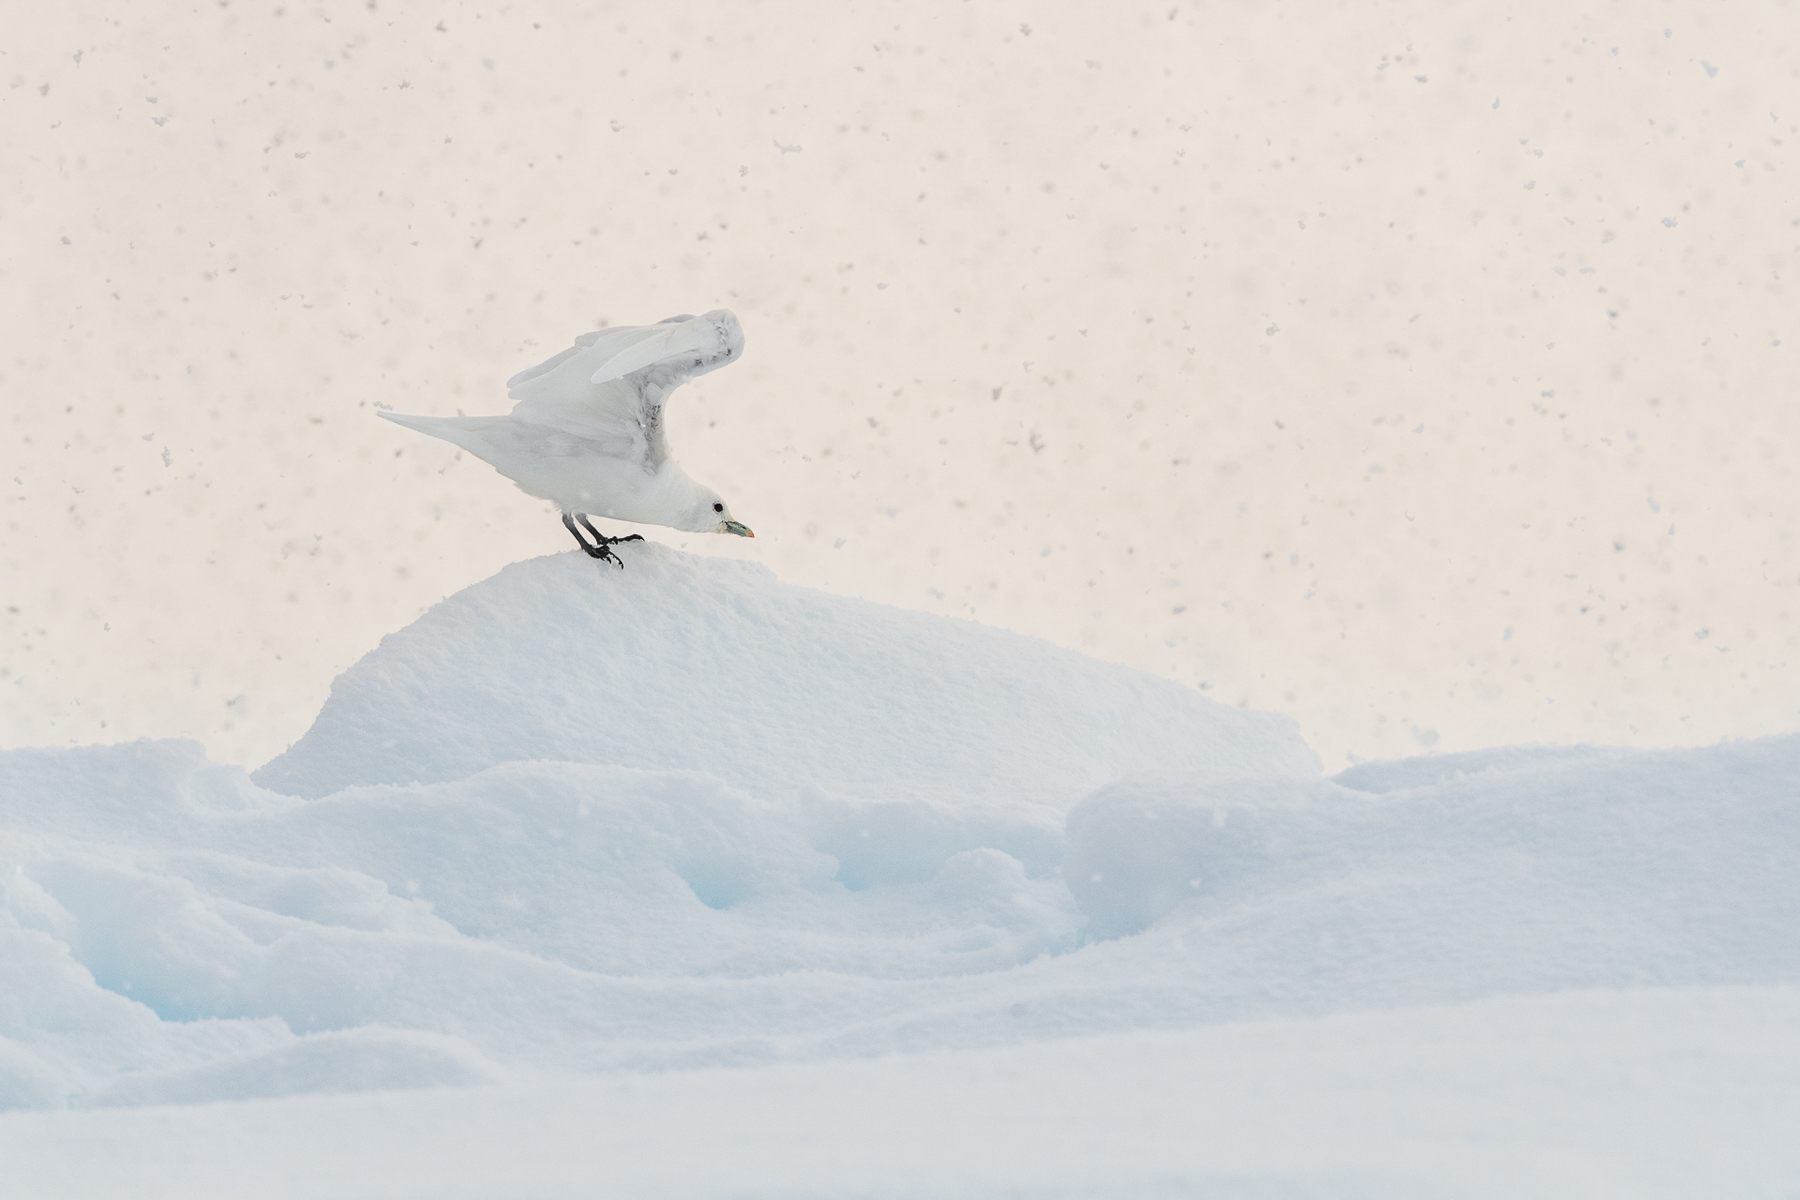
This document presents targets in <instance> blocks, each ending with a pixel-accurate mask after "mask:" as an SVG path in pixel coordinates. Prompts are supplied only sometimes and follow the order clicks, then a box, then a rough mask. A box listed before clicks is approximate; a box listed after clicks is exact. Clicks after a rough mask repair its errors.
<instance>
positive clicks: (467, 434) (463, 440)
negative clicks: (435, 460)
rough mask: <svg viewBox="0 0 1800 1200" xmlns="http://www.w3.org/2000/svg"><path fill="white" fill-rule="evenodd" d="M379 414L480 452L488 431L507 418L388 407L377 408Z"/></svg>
mask: <svg viewBox="0 0 1800 1200" xmlns="http://www.w3.org/2000/svg"><path fill="white" fill-rule="evenodd" d="M375 413H376V415H377V416H379V417H381V418H383V419H384V420H388V421H392V422H393V423H394V424H396V425H404V426H406V427H407V428H408V429H416V430H418V431H419V432H420V433H423V434H427V435H429V436H431V437H434V438H442V439H443V440H444V441H446V442H449V443H450V444H451V445H454V446H461V447H462V448H463V449H464V450H468V451H471V452H473V453H476V454H480V453H481V451H482V450H483V449H484V448H485V447H486V445H487V443H488V438H487V437H486V436H485V434H486V432H487V431H488V430H489V429H491V428H492V427H493V425H494V423H495V422H497V421H504V420H506V418H505V417H424V416H419V415H417V414H414V413H399V412H394V411H392V410H390V409H386V408H378V409H376V410H375Z"/></svg>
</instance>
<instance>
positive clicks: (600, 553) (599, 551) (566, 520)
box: [562, 513, 625, 568]
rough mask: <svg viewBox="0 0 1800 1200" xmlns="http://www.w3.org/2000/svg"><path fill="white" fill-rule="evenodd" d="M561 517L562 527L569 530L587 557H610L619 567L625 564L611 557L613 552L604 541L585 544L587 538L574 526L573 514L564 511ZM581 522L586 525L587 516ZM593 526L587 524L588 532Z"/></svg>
mask: <svg viewBox="0 0 1800 1200" xmlns="http://www.w3.org/2000/svg"><path fill="white" fill-rule="evenodd" d="M562 519H563V528H564V529H567V530H568V531H569V536H571V537H573V538H574V539H575V544H576V545H577V546H580V547H581V549H582V550H583V552H585V553H586V554H587V556H588V557H589V558H611V559H612V561H614V562H616V563H619V566H620V567H621V568H623V567H624V565H625V564H624V563H622V562H619V560H618V559H617V558H613V552H612V551H611V550H608V549H607V548H606V543H605V542H601V543H599V544H597V545H593V546H590V545H588V544H587V539H586V538H584V537H582V536H581V530H579V529H577V528H575V515H574V514H573V513H564V514H563V515H562ZM581 523H582V524H583V525H587V518H586V517H583V518H582V519H581ZM593 528H594V527H593V526H592V525H588V529H589V531H590V532H591V531H592V530H593ZM596 536H598V535H596Z"/></svg>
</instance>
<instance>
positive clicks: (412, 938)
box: [0, 545, 1800, 1197]
mask: <svg viewBox="0 0 1800 1200" xmlns="http://www.w3.org/2000/svg"><path fill="white" fill-rule="evenodd" d="M627 549H628V550H629V551H630V552H631V555H630V562H629V566H628V568H627V570H626V571H624V572H619V571H616V570H613V569H611V568H610V567H606V566H604V565H596V564H593V563H591V562H590V561H589V560H587V559H586V558H585V557H582V556H579V555H576V554H573V553H571V554H567V555H561V556H556V557H552V558H545V559H539V560H535V561H531V562H525V563H520V564H517V565H515V566H513V567H510V568H508V569H507V570H505V571H503V572H501V573H500V574H499V575H497V576H496V577H494V578H493V579H490V580H488V581H486V582H484V583H481V584H478V585H476V586H475V587H472V588H470V589H468V590H467V591H465V592H463V593H460V594H459V595H457V596H453V597H451V598H450V599H448V600H446V601H444V602H443V603H442V604H440V605H438V606H437V607H436V608H434V609H433V610H431V611H430V612H428V613H426V614H425V615H424V616H423V617H421V618H420V619H419V620H418V621H417V622H415V623H414V624H412V625H411V626H409V627H408V628H406V629H404V630H401V631H399V632H397V633H395V634H393V635H391V636H390V637H388V638H387V639H385V640H384V641H383V642H382V644H381V645H380V646H379V647H377V648H376V649H375V650H374V651H372V652H371V653H370V654H369V655H368V656H367V657H366V658H365V659H364V660H363V661H362V662H360V663H358V664H357V665H356V666H355V667H353V668H351V669H350V670H349V671H347V672H346V673H345V674H344V675H343V676H342V677H341V678H340V679H339V680H338V682H337V684H336V685H335V686H334V688H333V691H332V695H331V698H330V700H329V701H328V702H327V704H326V705H325V708H324V710H323V711H322V712H321V714H320V716H319V719H318V721H317V723H316V724H315V725H314V727H313V729H312V730H311V731H310V732H308V733H307V735H306V736H305V737H304V738H302V739H301V740H300V742H299V743H297V744H296V745H295V746H294V747H293V748H292V749H290V750H289V751H288V752H287V753H285V754H283V755H282V756H280V757H278V758H277V759H275V760H274V761H273V762H271V763H269V764H268V765H267V766H265V767H263V768H262V769H261V770H259V771H257V772H255V773H254V775H246V774H245V773H244V772H243V771H241V770H239V769H238V768H235V767H230V766H223V765H219V764H215V763H211V762H209V761H208V760H207V758H206V756H205V754H204V752H203V750H202V749H201V748H200V747H198V746H196V745H193V744H191V743H185V742H140V743H133V744H129V745H122V746H101V747H86V748H81V749H75V750H18V751H10V752H5V753H0V1108H4V1109H10V1110H12V1111H11V1112H8V1113H6V1114H4V1115H0V1194H3V1195H5V1196H8V1197H15V1196H39V1195H42V1196H59V1197H62V1196H89V1195H92V1196H117V1195H122V1194H132V1195H146V1196H149V1195H169V1196H184V1197H186V1196H209V1195H219V1196H238V1195H246V1194H256V1195H268V1196H276V1195H292V1196H348V1195H369V1196H434V1197H435V1196H465V1195H466V1196H493V1195H507V1196H546V1197H551V1196H587V1195H595V1194H619V1195H634V1196H649V1195H671V1196H674V1195H681V1196H688V1195H695V1196H699V1195H722V1194H731V1195H780V1196H794V1195H846V1194H854V1195H894V1196H908V1195H921V1194H931V1195H996V1194H1007V1195H1045V1196H1049V1195H1093V1194H1131V1195H1195V1194H1204V1195H1209V1196H1211V1195H1254V1196H1266V1195H1283V1196H1287V1195H1321V1196H1345V1195H1443V1194H1459V1195H1465V1194H1466V1195H1477V1194H1479V1195H1489V1194H1491V1195H1516V1194H1518V1193H1519V1190H1520V1189H1521V1188H1525V1187H1533V1188H1537V1189H1539V1190H1540V1191H1543V1190H1550V1191H1555V1192H1559V1193H1562V1194H1592V1195H1602V1194H1604V1195H1631V1196H1642V1195H1649V1194H1664V1195H1681V1194H1695V1193H1696V1192H1699V1191H1713V1192H1717V1193H1719V1194H1732V1195H1788V1196H1791V1195H1792V1194H1794V1193H1795V1191H1796V1190H1800V1153H1797V1152H1796V1151H1795V1150H1794V1149H1793V1145H1794V1144H1795V1143H1796V1141H1797V1140H1796V1139H1793V1138H1791V1137H1790V1136H1788V1130H1790V1129H1791V1128H1792V1127H1794V1125H1795V1123H1796V1121H1797V1120H1800V872H1797V871H1795V870H1794V867H1793V864H1794V861H1795V852H1796V850H1797V849H1800V785H1797V783H1796V781H1797V780H1800V737H1787V738H1777V739H1769V740H1764V741H1758V742H1746V743H1736V744H1727V745H1723V746H1719V747H1714V748H1711V749H1706V750H1691V751H1679V752H1676V751H1670V752H1630V751H1617V750H1597V749H1589V748H1564V749H1543V748H1521V749H1512V750H1500V751H1492V752H1481V753H1475V754H1461V755H1449V756H1442V757H1438V758H1425V759H1417V760H1410V761H1407V762H1400V763H1379V764H1365V765H1362V766H1359V767H1357V768H1354V769H1353V770H1351V771H1348V772H1345V773H1343V774H1342V775H1339V776H1337V777H1336V778H1334V779H1325V778H1322V777H1321V776H1320V773H1319V769H1318V765H1317V762H1316V760H1315V759H1314V758H1313V756H1312V755H1311V753H1310V752H1309V751H1308V750H1307V748H1306V746H1305V745H1304V744H1303V743H1302V742H1301V740H1300V739H1299V737H1298V736H1297V734H1296V732H1295V730H1294V728H1293V726H1292V725H1291V723H1290V722H1288V721H1286V720H1284V719H1282V718H1279V717H1273V716H1267V715H1261V714H1253V713H1245V712H1242V711H1239V710H1235V709H1230V708H1225V707H1222V706H1220V705H1217V704H1214V703H1212V702H1210V701H1208V700H1206V699H1204V698H1203V697H1200V696H1198V695H1196V694H1194V693H1192V692H1189V691H1186V690H1185V689H1182V688H1179V687H1177V686H1175V685H1173V684H1169V683H1166V682H1163V681H1160V680H1156V679H1152V678H1148V677H1145V676H1142V675H1138V674H1135V673H1133V672H1130V671H1126V670H1123V669H1121V668H1117V667H1112V666H1107V665H1104V664H1100V663H1096V662H1092V661H1089V660H1087V659H1084V658H1082V657H1080V656H1078V655H1074V654H1071V653H1068V652H1065V651H1061V650H1057V649H1054V648H1051V647H1048V646H1045V645H1043V644H1041V643H1037V642H1033V641H1030V640H1028V639H1023V638H1019V637H1014V636H1011V635H1006V634H1002V633H997V632H995V631H992V630H987V629H982V628H980V627H977V626H973V625H968V624H964V623H959V622H952V621H945V620H942V619H939V618H931V617H924V616H919V615H916V614H909V613H904V612H898V611H896V610H893V609H888V608H883V607H880V606H876V605H870V604H865V603H861V602H856V601H851V600H845V599H840V598H834V597H830V596H825V595H821V594H818V593H814V592H808V591H805V590H802V589H797V588H792V587H788V586H785V585H783V584H781V583H779V582H778V581H776V580H775V579H774V578H773V577H772V576H771V575H770V574H769V573H768V572H767V571H765V570H762V569H761V568H758V567H755V566H751V565H746V564H742V563H734V562H724V561H717V560H708V559H703V558H695V557H691V556H686V555H682V554H678V553H675V552H673V551H670V550H668V549H665V548H662V547H657V546H649V545H645V546H638V545H634V546H632V547H628V548H627ZM33 1110H38V1111H33Z"/></svg>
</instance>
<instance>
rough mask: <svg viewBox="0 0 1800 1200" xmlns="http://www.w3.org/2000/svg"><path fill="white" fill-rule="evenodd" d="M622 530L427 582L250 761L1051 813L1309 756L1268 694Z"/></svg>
mask: <svg viewBox="0 0 1800 1200" xmlns="http://www.w3.org/2000/svg"><path fill="white" fill-rule="evenodd" d="M625 552H626V553H628V554H629V559H630V561H629V565H628V568H627V569H626V570H624V571H619V570H615V569H613V568H611V567H606V566H604V565H603V564H595V563H593V562H591V561H588V560H586V559H583V558H582V557H581V556H580V555H576V554H562V555H556V556H554V557H549V558H540V559H536V560H533V561H530V562H522V563H517V564H515V565H514V566H511V567H508V568H507V569H506V570H504V571H502V572H500V573H499V574H498V575H496V576H494V577H493V578H492V579H489V580H487V581H486V582H483V583H480V584H477V585H475V586H474V587H471V588H469V589H467V590H466V591H463V592H461V593H459V594H457V595H455V596H452V597H451V598H450V599H448V600H445V601H444V602H443V603H441V604H439V605H437V606H436V607H435V608H433V609H432V610H431V611H430V612H428V613H426V614H425V615H424V616H423V617H421V618H420V619H419V620H417V621H415V622H414V623H413V624H412V625H410V626H408V627H407V628H405V629H403V630H401V631H400V632H398V633H395V634H393V635H391V636H389V637H388V638H386V639H385V640H383V642H382V643H381V645H380V646H379V647H378V648H377V649H376V650H375V651H373V652H372V653H370V654H369V655H368V657H366V658H364V659H363V661H362V662H360V663H358V664H357V665H355V666H354V667H352V668H351V669H350V670H348V671H346V672H345V673H344V674H343V676H341V677H340V678H339V679H338V680H337V682H336V683H335V684H334V685H333V687H332V690H331V697H330V699H329V700H327V701H326V704H325V708H324V710H323V711H322V712H321V713H320V714H319V717H318V721H317V722H316V723H315V724H314V726H313V728H312V730H311V731H310V732H309V733H307V735H306V736H305V737H303V738H301V740H300V741H299V743H298V744H297V745H295V746H294V747H293V748H292V749H290V750H288V752H287V753H285V754H283V755H281V756H280V757H278V758H276V759H275V760H274V761H273V762H271V763H269V764H268V765H267V766H265V767H264V768H263V769H262V770H261V771H259V772H257V775H256V778H257V782H259V783H261V784H263V785H264V786H266V787H269V788H272V789H274V790H276V791H282V792H288V793H291V794H293V795H298V796H322V795H325V794H327V793H329V792H333V791H337V790H339V789H340V788H344V787H348V786H351V785H353V784H359V783H414V782H425V783H437V782H442V781H445V780H451V779H462V778H466V777H467V776H469V775H472V774H474V773H475V772H477V771H479V770H482V769H483V768H485V767H491V766H494V765H495V764H498V763H505V762H520V761H528V760H554V761H559V762H585V763H612V764H617V765H620V766H628V767H642V768H646V769H656V770H663V769H676V770H691V771H704V772H705V773H706V774H708V775H711V776H713V777H714V778H716V779H720V780H723V781H725V782H727V783H730V784H734V785H736V786H738V787H742V788H745V789H747V790H750V791H753V792H756V793H758V794H760V795H764V796H767V797H770V798H772V799H783V800H785V799H788V798H790V797H792V796H794V795H796V794H800V793H804V792H808V791H820V792H825V793H827V794H830V795H833V796H842V797H853V798H861V799H906V800H917V799H930V800H938V801H945V802H953V803H954V804H955V805H956V806H957V808H958V809H959V810H962V811H968V810H969V809H972V808H985V807H988V806H989V805H990V803H991V804H992V805H993V806H995V807H997V808H999V809H1002V810H1004V811H1007V812H1012V811H1016V810H1017V809H1018V807H1019V806H1020V805H1022V804H1040V805H1043V806H1045V807H1046V808H1048V809H1052V810H1055V811H1057V812H1058V813H1060V812H1061V811H1062V810H1066V809H1067V808H1068V807H1069V806H1070V805H1071V804H1073V803H1075V801H1077V800H1079V799H1080V798H1081V796H1082V795H1083V794H1085V793H1086V792H1087V791H1088V790H1089V789H1091V788H1094V787H1098V786H1100V785H1102V784H1106V783H1110V782H1112V781H1113V780H1114V779H1117V778H1118V777H1119V776H1120V775H1122V774H1124V773H1126V772H1129V771H1131V770H1134V769H1136V768H1137V767H1139V766H1140V765H1142V764H1143V763H1145V762H1157V763H1161V764H1165V765H1166V766H1168V767H1171V768H1176V769H1180V770H1186V771H1194V772H1205V773H1214V772H1224V773H1241V772H1245V771H1253V772H1256V773H1258V774H1278V773H1284V772H1292V773H1299V774H1304V775H1314V774H1317V772H1318V762H1317V760H1316V759H1315V758H1314V757H1313V755H1312V752H1311V751H1310V750H1308V749H1307V747H1306V745H1305V743H1303V742H1302V741H1301V740H1300V737H1299V735H1298V733H1297V732H1296V731H1295V729H1294V725H1293V723H1292V722H1291V721H1289V720H1288V719H1287V718H1285V717H1278V716H1271V715H1268V714H1263V713H1249V712H1243V711H1240V710H1237V709H1230V708H1225V707H1223V706H1221V705H1218V704H1215V703H1212V702H1211V701H1208V700H1206V699H1204V698H1202V697H1201V696H1199V695H1198V694H1197V693H1194V692H1191V691H1189V690H1188V689H1186V688H1183V687H1181V686H1179V685H1177V684H1174V683H1170V682H1167V681H1164V680H1159V679H1155V678H1152V677H1150V676H1146V675H1143V674H1141V673H1139V672H1136V671H1130V670H1127V669H1125V668H1122V667H1112V666H1107V665H1105V664H1102V663H1097V662H1094V661H1093V660H1091V659H1087V658H1083V657H1082V656H1080V655H1078V654H1073V653H1070V652H1068V651H1065V650H1058V649H1055V648H1053V647H1050V646H1047V645H1045V644H1043V643H1041V642H1035V641H1032V640H1030V639H1027V638H1022V637H1019V636H1017V635H1014V634H1008V633H1002V632H999V631H997V630H993V629H987V628H983V627H982V626H979V625H972V624H969V623H967V622H963V621H951V620H945V619H943V618H938V617H929V616H925V615H923V614H920V613H909V612H905V611H902V610H900V609H895V608H888V607H885V606H883V605H879V604H870V603H867V602H864V601H860V600H849V599H845V598H843V597H837V596H828V595H825V594H823V593H820V592H813V591H808V590H806V589H803V588H796V587H789V586H787V585H784V584H782V583H780V582H778V581H777V580H776V579H775V577H774V576H773V575H772V574H771V573H770V572H769V571H768V570H767V569H765V568H763V567H761V566H757V565H755V564H752V563H744V562H732V561H728V560H720V559H706V558H699V557H695V556H691V555H685V554H680V553H678V552H676V551H673V550H670V549H668V548H666V547H662V546H656V545H649V544H645V545H633V546H629V547H627V548H626V551H625Z"/></svg>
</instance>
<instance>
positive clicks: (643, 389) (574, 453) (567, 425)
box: [381, 309, 755, 558]
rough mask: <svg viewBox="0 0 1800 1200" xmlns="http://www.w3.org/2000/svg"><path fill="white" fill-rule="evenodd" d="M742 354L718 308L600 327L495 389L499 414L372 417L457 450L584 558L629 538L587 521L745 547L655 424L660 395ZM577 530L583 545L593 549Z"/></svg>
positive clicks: (740, 340) (726, 514)
mask: <svg viewBox="0 0 1800 1200" xmlns="http://www.w3.org/2000/svg"><path fill="white" fill-rule="evenodd" d="M743 350H744V331H743V328H742V326H740V325H739V324H738V319H737V318H736V317H735V316H733V315H732V314H731V313H729V312H727V311H725V310H724V309H716V310H714V311H712V312H709V313H706V314H704V315H703V316H698V317H690V316H681V317H670V318H669V319H668V320H666V321H663V322H661V323H659V324H656V325H642V326H627V327H623V328H618V329H601V330H597V331H595V332H593V333H586V334H583V335H581V336H580V337H578V338H576V339H575V344H574V345H573V346H571V347H569V348H568V349H567V350H564V351H563V352H562V353H561V354H558V355H556V356H555V357H553V358H549V359H546V360H544V361H543V362H541V363H539V364H538V365H537V366H535V367H530V368H528V369H526V370H524V371H520V372H519V373H518V374H517V375H514V376H513V377H512V378H511V379H509V380H507V381H506V387H507V391H508V393H509V394H510V395H511V397H512V399H513V400H514V401H515V403H514V405H513V410H512V412H511V413H510V414H509V415H507V416H494V417H421V416H410V415H407V414H405V413H396V412H388V411H386V410H382V412H381V415H382V416H384V417H386V418H387V419H388V420H390V421H394V422H396V423H398V424H401V425H405V426H406V427H407V428H409V429H416V430H418V431H419V432H421V433H427V434H430V435H431V436H432V437H437V438H442V439H444V440H445V441H447V442H451V443H454V444H455V445H458V446H461V447H462V448H463V449H464V450H467V451H468V452H469V453H471V454H473V455H475V456H476V457H478V458H480V459H483V460H484V461H486V462H487V463H489V464H490V465H492V466H493V468H494V469H495V470H497V471H499V472H500V473H501V474H502V475H505V476H506V477H507V478H508V479H511V480H512V481H513V482H514V483H516V484H518V485H519V487H520V488H521V489H522V490H523V491H525V492H526V493H527V494H528V495H532V496H537V497H540V498H542V499H545V500H549V501H551V502H552V503H554V504H555V505H556V506H557V507H558V508H560V509H561V510H562V513H563V524H564V525H566V526H568V528H569V532H570V533H572V534H574V536H575V540H576V541H577V542H580V543H581V547H582V549H583V550H586V551H587V552H588V553H589V554H590V555H593V556H594V557H596V558H611V557H612V555H611V554H610V553H609V552H608V550H607V547H608V546H610V545H612V544H613V543H615V542H620V541H629V540H633V538H635V536H636V535H633V538H609V537H605V536H603V535H602V534H600V533H599V531H597V530H595V529H594V527H593V525H592V524H591V523H590V522H589V521H588V520H587V518H588V517H590V516H594V517H607V518H611V519H613V520H618V521H634V522H637V523H639V524H644V525H666V526H668V527H670V528H672V529H684V530H688V531H690V532H694V533H703V532H718V533H735V534H739V535H741V536H744V537H753V536H755V535H754V534H752V533H751V532H750V530H749V529H748V528H746V527H745V526H743V525H742V524H740V523H739V522H738V521H737V520H736V519H735V518H733V517H732V515H731V510H730V508H729V507H728V506H727V505H726V504H725V502H724V500H722V499H721V498H720V497H719V495H718V494H717V493H716V492H714V491H712V490H711V489H710V488H707V487H704V486H702V485H701V484H698V483H696V482H695V481H694V480H693V479H691V478H689V477H688V475H687V473H686V472H685V471H683V470H682V469H681V468H680V467H679V466H678V465H676V463H675V462H674V461H673V460H672V459H671V458H670V457H669V441H668V434H667V432H666V427H665V425H664V422H663V409H664V406H665V405H666V404H667V402H668V398H669V395H670V393H671V392H673V391H674V390H675V389H676V388H678V387H680V386H681V385H682V384H684V383H686V382H687V381H688V380H690V379H692V378H694V377H695V376H696V375H704V374H706V373H707V372H708V371H716V370H718V369H719V368H720V367H722V366H725V365H727V364H729V363H731V362H733V361H735V360H736V359H737V358H738V357H740V356H741V355H742V354H743ZM577 521H579V522H580V524H581V526H582V528H585V529H586V530H587V531H588V532H589V533H590V534H592V535H593V537H594V544H593V545H589V544H588V542H587V541H586V540H584V539H583V538H582V536H581V534H580V532H579V531H578V530H577V529H576V525H575V523H576V522H577Z"/></svg>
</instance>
